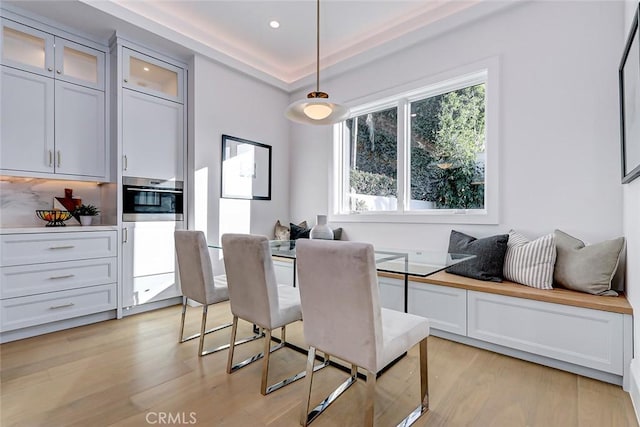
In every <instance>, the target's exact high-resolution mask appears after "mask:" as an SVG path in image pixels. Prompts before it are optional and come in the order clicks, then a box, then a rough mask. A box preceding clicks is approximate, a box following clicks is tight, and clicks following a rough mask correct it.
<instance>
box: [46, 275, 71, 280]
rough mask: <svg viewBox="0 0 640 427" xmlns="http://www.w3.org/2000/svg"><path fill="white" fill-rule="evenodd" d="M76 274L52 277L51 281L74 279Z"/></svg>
mask: <svg viewBox="0 0 640 427" xmlns="http://www.w3.org/2000/svg"><path fill="white" fill-rule="evenodd" d="M74 276H75V274H65V275H64V276H51V277H49V279H51V280H56V279H68V278H70V277H74Z"/></svg>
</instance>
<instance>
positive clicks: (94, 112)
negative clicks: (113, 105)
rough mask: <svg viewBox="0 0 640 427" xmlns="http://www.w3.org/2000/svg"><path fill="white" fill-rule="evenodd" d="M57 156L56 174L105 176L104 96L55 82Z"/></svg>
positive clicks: (69, 84) (75, 86)
mask: <svg viewBox="0 0 640 427" xmlns="http://www.w3.org/2000/svg"><path fill="white" fill-rule="evenodd" d="M55 94H56V121H55V122H56V130H55V141H56V156H55V170H56V173H58V174H68V175H84V176H94V177H96V178H97V179H103V178H104V177H105V173H106V162H105V159H106V144H105V122H104V117H105V114H104V92H101V91H99V90H95V89H89V88H86V87H83V86H78V85H75V84H71V83H66V82H62V81H56V91H55Z"/></svg>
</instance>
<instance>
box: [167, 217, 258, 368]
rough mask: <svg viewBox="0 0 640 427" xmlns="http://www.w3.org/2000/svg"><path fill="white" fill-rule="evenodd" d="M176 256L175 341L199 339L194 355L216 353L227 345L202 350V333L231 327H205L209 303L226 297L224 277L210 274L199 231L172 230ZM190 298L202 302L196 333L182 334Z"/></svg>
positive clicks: (226, 324)
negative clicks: (178, 296) (177, 300)
mask: <svg viewBox="0 0 640 427" xmlns="http://www.w3.org/2000/svg"><path fill="white" fill-rule="evenodd" d="M174 238H175V247H176V255H177V258H178V272H179V275H180V286H181V288H182V316H181V320H180V339H179V342H181V343H183V342H186V341H190V340H193V339H195V338H199V340H200V342H199V345H198V356H205V355H207V354H211V353H216V352H218V351H220V350H224V349H227V348H229V344H224V345H221V346H219V347H217V348H213V349H210V350H204V338H205V335H207V334H210V333H212V332H216V331H219V330H221V329H224V328H228V327H229V326H231V323H225V324H223V325H220V326H216V327H214V328H212V329H209V330H206V326H207V311H208V307H209V306H210V305H211V304H216V303H219V302H222V301H228V300H229V292H228V289H227V279H226V277H225V276H224V275H221V276H215V277H214V275H213V269H212V267H211V257H210V256H209V249H208V247H207V240H206V238H205V236H204V233H203V232H202V231H195V230H176V231H175V232H174ZM188 299H190V300H193V301H195V302H197V303H200V304H202V322H201V324H200V333H197V334H193V335H190V336H188V337H185V336H184V322H185V316H186V313H187V300H188ZM260 336H261V335H256V336H253V337H249V338H243V339H242V340H240V341H238V342H237V344H242V343H245V342H249V341H251V340H253V339H257V338H260Z"/></svg>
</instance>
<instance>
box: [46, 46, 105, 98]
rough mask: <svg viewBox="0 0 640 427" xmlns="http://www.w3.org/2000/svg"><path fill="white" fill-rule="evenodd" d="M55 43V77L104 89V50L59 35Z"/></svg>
mask: <svg viewBox="0 0 640 427" xmlns="http://www.w3.org/2000/svg"><path fill="white" fill-rule="evenodd" d="M55 45H56V47H55V52H56V60H55V69H56V78H57V79H60V80H64V81H67V82H69V83H75V84H79V85H82V86H87V87H91V88H94V89H99V90H104V61H105V58H104V52H100V51H97V50H95V49H91V48H89V47H86V46H83V45H81V44H78V43H74V42H72V41H69V40H66V39H63V38H60V37H56V39H55Z"/></svg>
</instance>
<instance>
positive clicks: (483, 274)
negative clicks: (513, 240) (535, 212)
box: [447, 230, 509, 282]
mask: <svg viewBox="0 0 640 427" xmlns="http://www.w3.org/2000/svg"><path fill="white" fill-rule="evenodd" d="M508 240H509V235H508V234H500V235H497V236H490V237H485V238H483V239H476V238H475V237H472V236H469V235H466V234H464V233H460V232H459V231H456V230H451V236H450V237H449V253H457V254H469V255H475V256H476V257H475V258H473V259H470V260H468V261H463V262H461V263H460V264H456V265H454V266H451V267H449V268H447V273H453V274H457V275H460V276H466V277H471V278H472V279H479V280H490V281H492V282H502V267H503V265H504V255H505V252H506V251H507V241H508Z"/></svg>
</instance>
